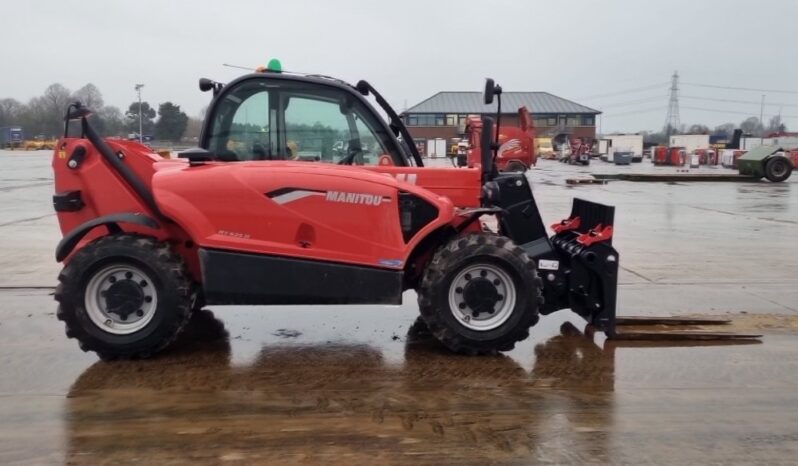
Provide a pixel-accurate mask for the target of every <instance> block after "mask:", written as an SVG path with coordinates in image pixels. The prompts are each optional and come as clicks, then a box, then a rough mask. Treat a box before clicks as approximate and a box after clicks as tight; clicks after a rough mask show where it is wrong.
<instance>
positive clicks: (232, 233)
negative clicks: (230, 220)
mask: <svg viewBox="0 0 798 466" xmlns="http://www.w3.org/2000/svg"><path fill="white" fill-rule="evenodd" d="M216 233H218V234H220V235H223V236H232V237H233V238H241V239H249V234H247V233H239V232H237V231H228V230H219V231H217V232H216Z"/></svg>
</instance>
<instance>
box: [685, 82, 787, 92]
mask: <svg viewBox="0 0 798 466" xmlns="http://www.w3.org/2000/svg"><path fill="white" fill-rule="evenodd" d="M682 84H683V85H685V86H695V87H708V88H712V89H728V90H732V91H750V92H768V93H772V94H798V91H785V90H779V89H754V88H751V87H733V86H718V85H715V84H696V83H682Z"/></svg>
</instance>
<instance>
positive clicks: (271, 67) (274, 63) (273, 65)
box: [266, 58, 283, 73]
mask: <svg viewBox="0 0 798 466" xmlns="http://www.w3.org/2000/svg"><path fill="white" fill-rule="evenodd" d="M266 71H270V72H272V73H282V72H283V65H282V64H281V63H280V60H278V59H276V58H272V59H271V60H269V64H268V65H266Z"/></svg>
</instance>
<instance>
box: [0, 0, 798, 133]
mask: <svg viewBox="0 0 798 466" xmlns="http://www.w3.org/2000/svg"><path fill="white" fill-rule="evenodd" d="M2 17H3V22H2V27H0V60H2V62H1V63H2V72H0V98H2V97H14V98H16V99H18V100H22V101H27V100H28V99H29V98H31V97H33V96H35V95H39V94H41V93H42V92H43V91H44V89H45V88H46V87H47V86H48V85H49V84H51V83H53V82H60V83H62V84H63V85H65V86H67V87H68V88H70V89H72V90H75V89H77V88H79V87H81V86H82V85H84V84H86V83H87V82H92V83H94V84H95V85H96V86H98V87H99V88H100V90H101V91H102V93H103V95H104V97H105V101H106V104H113V105H116V106H118V107H120V108H122V109H123V110H124V108H126V107H127V106H128V105H129V104H130V102H132V101H133V100H134V99H135V92H134V90H133V86H134V84H136V83H144V84H145V87H144V89H143V97H144V100H146V101H149V102H150V103H151V104H153V105H156V106H157V104H158V103H160V102H164V101H167V100H169V101H172V102H174V103H176V104H178V105H181V106H182V108H183V109H184V110H185V111H187V113H189V114H190V115H195V114H197V113H198V112H199V110H200V109H201V108H202V107H203V106H204V105H206V103H207V102H208V100H209V97H210V96H209V95H208V94H202V93H200V92H199V90H198V89H197V78H199V77H202V76H204V77H210V78H213V79H216V80H219V81H228V80H230V79H232V78H234V77H236V76H237V75H239V74H241V73H242V71H241V70H235V69H230V68H225V67H223V66H222V64H223V63H232V64H239V65H245V66H253V67H254V66H256V65H258V64H261V63H266V62H267V61H268V59H269V58H271V57H277V58H279V59H280V60H281V61H282V63H283V67H284V69H286V70H296V71H302V72H313V73H322V74H328V75H332V76H336V77H340V78H342V79H345V80H348V81H350V82H354V81H357V80H358V79H361V78H365V79H367V80H369V81H370V82H371V83H372V84H374V85H375V86H376V87H377V89H378V90H380V91H381V92H382V93H383V94H384V95H385V96H386V98H387V99H388V100H389V101H390V102H391V103H392V104H393V105H394V106H395V107H396V108H397V109H398V110H400V111H401V110H403V109H404V107H405V105H408V106H412V105H413V104H415V103H417V102H419V101H420V100H422V99H424V98H426V97H428V96H430V95H432V94H433V93H435V92H437V91H440V90H475V91H476V90H480V88H481V87H482V84H483V80H484V78H485V77H486V76H491V77H493V78H495V79H496V80H497V82H499V83H500V84H501V85H502V86H503V88H504V89H505V90H508V91H509V90H514V91H548V92H551V93H553V94H556V95H559V96H562V97H566V98H570V99H573V100H576V101H578V102H580V103H582V104H585V105H589V106H592V107H594V108H598V109H602V110H604V116H603V118H602V120H601V121H602V129H603V130H604V131H605V132H606V131H617V130H623V131H636V130H641V129H657V130H658V129H660V128H661V127H662V125H663V124H664V122H665V116H666V109H667V103H668V87H669V84H668V81H669V79H670V76H671V74H672V73H673V72H674V70H678V71H679V74H680V75H681V77H682V81H683V82H684V83H685V84H684V85H683V86H682V91H681V94H682V95H683V96H684V98H683V99H682V100H681V106H682V108H681V122H682V123H686V124H691V123H706V124H709V125H710V126H714V125H717V124H721V123H724V122H735V123H739V122H740V121H741V120H743V119H744V118H745V115H746V114H750V115H757V116H758V115H759V110H760V106H759V103H758V102H759V101H760V99H761V96H762V94H763V92H760V91H733V90H726V89H718V88H712V87H697V86H690V85H688V84H687V83H693V84H705V85H712V86H729V87H745V88H753V89H769V90H781V91H795V92H792V93H784V92H782V93H777V92H772V91H769V92H765V93H764V94H766V100H765V102H766V103H767V104H768V105H767V106H766V107H765V119H766V120H767V118H768V117H769V116H771V115H773V114H778V113H779V112H781V114H782V115H784V116H785V121H786V123H787V125H788V126H789V127H790V128H793V129H798V80H797V79H796V77H798V52H796V48H795V40H796V39H795V37H796V32H798V26H797V25H796V24H798V23H796V20H798V2H796V1H793V0H781V1H773V0H765V1H763V0H760V1H757V2H750V1H741V0H690V1H682V0H671V1H651V0H645V1H643V0H637V1H633V0H629V1H620V0H618V1H600V0H581V1H554V0H548V1H524V0H517V1H497V0H485V1H471V0H458V1H451V2H445V1H433V0H423V1H416V0H403V1H390V2H385V1H379V0H370V1H369V0H363V1H350V0H338V1H336V0H328V1H316V2H311V1H300V0H281V1H266V0H251V1H250V0H246V1H245V0H239V1H236V0H218V1H213V2H210V1H204V0H192V1H157V0H134V1H128V0H120V1H111V0H73V1H69V0H38V1H37V0H25V1H14V2H3V6H2ZM640 88H645V89H644V90H642V91H637V92H626V91H630V90H635V89H640ZM607 94H610V95H609V96H606V97H600V98H591V96H596V95H607ZM688 97H690V98H689V99H688ZM708 99H714V100H708ZM728 100H736V101H739V102H728ZM687 107H692V108H687ZM697 109H709V110H711V111H707V110H697ZM532 110H533V111H534V109H532ZM718 110H722V111H723V113H721V112H719V111H718ZM736 112H739V113H736Z"/></svg>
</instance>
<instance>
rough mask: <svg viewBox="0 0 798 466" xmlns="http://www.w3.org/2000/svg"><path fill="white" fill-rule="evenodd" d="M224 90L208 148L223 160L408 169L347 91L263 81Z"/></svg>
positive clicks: (372, 117)
mask: <svg viewBox="0 0 798 466" xmlns="http://www.w3.org/2000/svg"><path fill="white" fill-rule="evenodd" d="M234 86H235V87H233V88H230V89H225V90H224V91H223V94H221V95H220V96H219V101H218V102H216V104H215V105H214V108H213V110H212V111H213V114H211V115H210V116H209V118H210V120H209V121H210V122H211V123H210V127H208V128H206V130H207V134H206V136H205V141H206V142H207V145H206V146H205V147H206V148H207V149H208V150H209V151H211V152H212V153H213V154H214V155H215V156H216V158H217V159H218V160H223V161H239V160H242V161H243V160H302V161H312V162H327V163H344V164H353V165H376V164H378V163H379V161H380V157H381V156H382V155H388V156H390V157H391V159H393V161H394V164H396V165H404V164H405V161H404V158H403V155H402V154H401V153H400V152H399V147H398V146H397V144H396V142H395V140H394V137H393V135H392V134H389V131H388V130H387V129H386V126H385V125H384V124H383V123H382V121H380V119H379V116H377V115H376V114H375V113H374V112H373V110H371V109H370V108H369V107H368V106H367V105H366V104H364V103H363V101H362V100H361V99H360V98H359V97H358V96H357V95H356V94H353V93H352V92H350V91H348V90H347V89H342V88H340V87H338V86H335V85H327V84H324V83H320V82H309V81H306V80H302V79H300V78H296V79H285V78H279V79H276V78H274V77H272V78H270V77H268V76H264V77H263V78H260V77H258V78H252V79H247V80H244V81H241V82H238V83H237V84H235V85H234Z"/></svg>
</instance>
